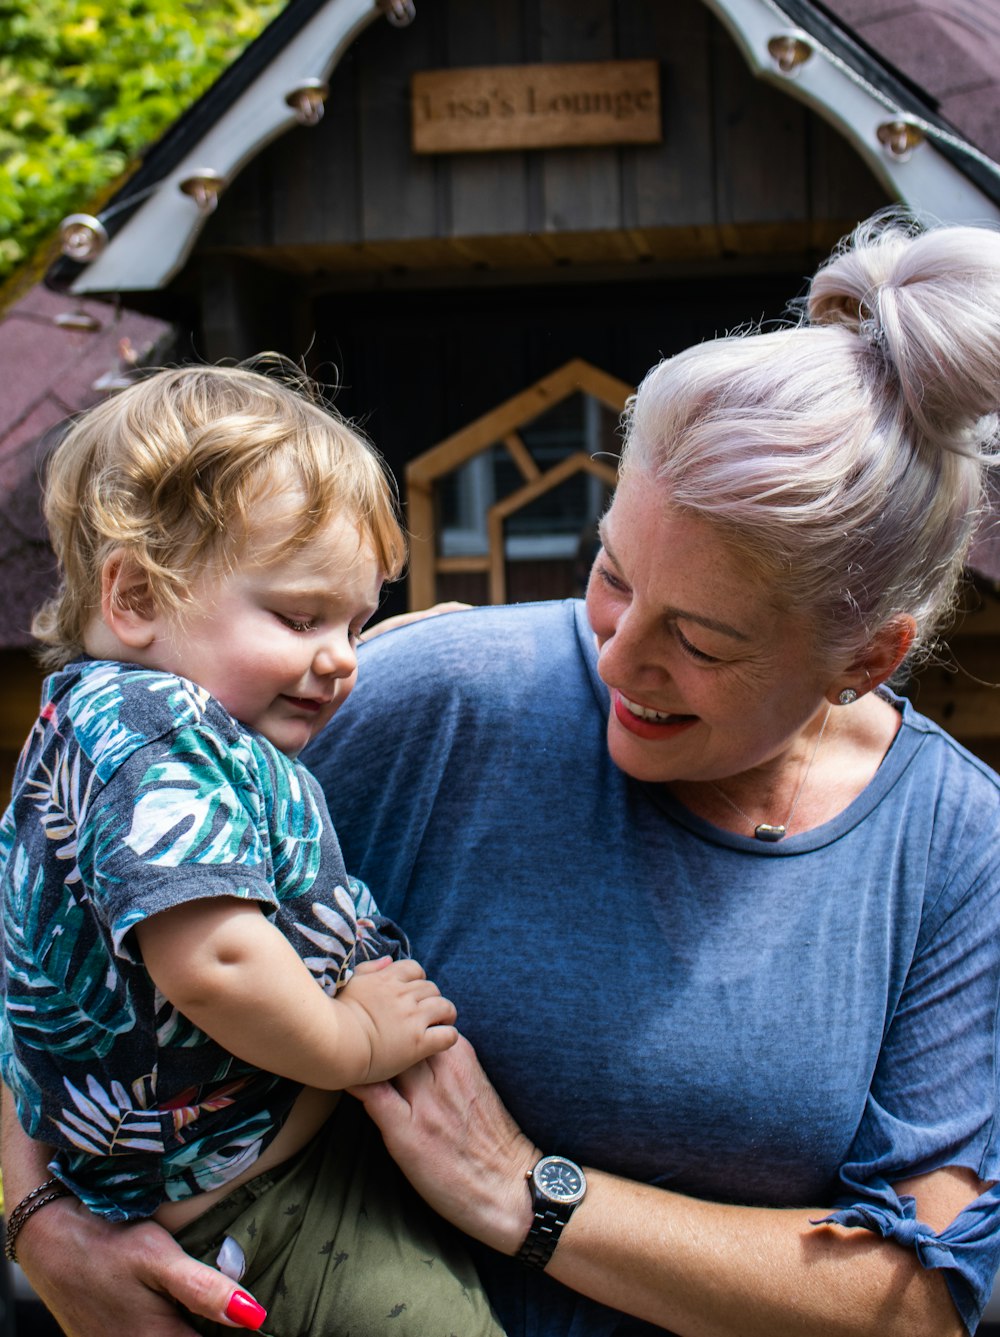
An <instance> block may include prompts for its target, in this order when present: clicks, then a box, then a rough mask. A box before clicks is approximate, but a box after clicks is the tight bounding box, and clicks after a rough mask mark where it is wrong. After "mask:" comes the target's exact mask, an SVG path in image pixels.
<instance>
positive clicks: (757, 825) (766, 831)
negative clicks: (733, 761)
mask: <svg viewBox="0 0 1000 1337" xmlns="http://www.w3.org/2000/svg"><path fill="white" fill-rule="evenodd" d="M832 709H833V707H832V706H827V708H826V714H825V715H824V716H823V723H822V724H821V725H820V730H819V734H818V735H817V738H816V742H815V744H814V745H813V750H812V755H811V756H810V758H809V761H808V762H807V764H806V768H805V770H804V771H803V772H802V779H801V780H800V781H799V787H798V789H796V791H795V797H794V798H793V799H792V806H791V807H790V808H789V809H788V816H787V817H786V818H785V820H784V822H783V823H782V824H781V825H780V826H774V825H772V823H771V822H754V819H753V818H752V817H751V816H750V814H749V813H748V812H744V811H743V809H742V808H741V807H740V806H739V804H738V803H734V802H733V800H732V799H731V798H730V797H729V795H728V794H727V793H725V792H724V791H723V790H722V789H720V788H719V786H718V785H717V784H716V783H715V781H714V780H709V784H710V785H711V786H712V788H713V789H714V790H715V792H716V793H717V794H718V796H719V798H721V799H723V800H725V802H726V803H728V804H729V806H730V807H731V808H732V810H733V812H738V813H739V815H740V816H741V817H742V818H743V820H744V821H747V822H749V823H750V825H751V826H752V827H753V833H754V836H755V837H756V839H757V840H766V841H768V842H770V843H771V844H774V842H775V841H778V840H783V839H784V838H785V836H786V835H787V834H788V828H789V827H790V826H791V824H792V817H793V815H794V813H795V809H796V808H797V807H798V803H799V798H800V797H801V795H802V790H803V789H804V788H805V783H806V780H807V779H808V778H809V772H810V771H811V770H812V764H813V762H814V761H815V760H816V753H817V752H818V751H819V745H820V743H822V741H823V735H824V734H825V733H826V722H827V720H828V719H829V718H830V711H831V710H832Z"/></svg>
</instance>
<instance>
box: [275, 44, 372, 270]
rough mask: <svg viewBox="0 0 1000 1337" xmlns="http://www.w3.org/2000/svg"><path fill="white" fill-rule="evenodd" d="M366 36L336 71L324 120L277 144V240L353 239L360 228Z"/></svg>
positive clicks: (285, 242)
mask: <svg viewBox="0 0 1000 1337" xmlns="http://www.w3.org/2000/svg"><path fill="white" fill-rule="evenodd" d="M364 39H365V34H364V33H363V34H362V35H361V37H360V38H359V39H358V41H357V42H356V43H355V44H354V45H353V46H352V47H351V48H350V49H349V50H348V51H347V52H346V53H345V54H344V57H343V59H342V60H341V61H340V63H339V64H338V65H337V66H336V68H335V69H334V70H333V73H332V75H331V77H330V95H329V97H328V98H327V102H326V108H325V111H324V115H323V119H322V120H321V121H320V123H319V125H316V126H301V127H296V129H294V130H292V131H290V132H289V134H288V135H286V136H285V138H284V140H283V141H282V142H281V143H280V145H279V144H276V145H273V146H272V150H271V153H270V161H271V163H272V164H273V166H272V178H273V182H274V184H273V190H272V197H271V198H272V203H271V209H272V218H273V236H274V242H275V245H278V246H290V245H291V246H294V245H296V244H298V245H304V244H315V243H322V242H329V241H335V242H340V241H354V240H355V239H356V238H357V236H358V235H359V233H360V230H361V229H360V223H361V219H360V199H361V172H360V164H359V162H358V126H357V65H358V58H359V48H360V47H361V46H362V45H363V43H364Z"/></svg>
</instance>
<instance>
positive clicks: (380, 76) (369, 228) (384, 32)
mask: <svg viewBox="0 0 1000 1337" xmlns="http://www.w3.org/2000/svg"><path fill="white" fill-rule="evenodd" d="M419 9H420V12H419V15H418V17H417V19H416V21H415V22H414V23H412V24H411V25H410V26H409V27H407V28H394V27H393V26H392V24H390V23H389V22H388V21H387V20H386V19H379V20H378V21H377V22H375V23H373V24H372V25H371V27H370V28H368V29H366V30H365V33H364V34H363V36H362V39H361V41H359V43H358V132H359V133H358V144H359V163H360V179H361V235H362V238H363V239H364V240H365V241H383V240H390V239H395V240H398V239H401V238H409V237H433V236H437V235H438V233H439V226H440V223H441V221H442V220H441V219H440V218H439V212H440V211H439V208H438V188H437V163H436V160H435V159H434V158H418V157H415V156H414V155H413V154H412V153H411V152H410V74H411V72H412V71H413V70H414V69H433V68H435V67H436V66H437V65H439V64H444V63H445V62H444V52H443V50H442V46H441V42H440V41H439V40H438V29H439V26H440V24H439V20H440V15H441V7H440V4H437V5H435V3H433V0H421V4H420V6H419ZM436 20H438V21H436Z"/></svg>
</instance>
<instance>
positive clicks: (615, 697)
mask: <svg viewBox="0 0 1000 1337" xmlns="http://www.w3.org/2000/svg"><path fill="white" fill-rule="evenodd" d="M601 540H602V543H603V547H602V549H601V551H600V552H599V553H598V555H597V559H596V561H595V563H594V567H593V570H592V572H591V575H590V582H589V585H588V588H587V613H588V616H589V618H590V624H591V626H592V627H593V629H594V632H595V633H596V636H597V644H598V648H599V651H600V656H599V660H598V671H599V673H600V675H601V677H602V679H603V680H604V681H605V682H606V683H607V685H608V687H609V688H610V689H611V710H610V713H609V719H608V747H609V749H610V752H611V756H612V759H613V760H614V761H615V763H616V764H617V765H618V766H620V767H621V769H622V770H623V771H625V772H626V773H627V774H628V775H631V776H634V777H635V778H636V779H638V780H650V781H661V782H669V781H679V780H692V781H694V780H721V779H724V778H726V777H728V776H733V775H738V774H741V773H743V772H746V771H751V770H755V769H758V768H766V769H771V768H774V767H780V765H781V764H782V762H783V761H784V760H785V759H787V758H789V757H790V756H791V755H792V752H793V750H794V749H795V746H796V743H798V742H800V740H801V735H802V733H803V731H804V730H805V729H806V727H807V726H808V725H809V724H810V723H811V722H812V721H813V720H814V719H815V718H816V716H817V714H818V713H819V712H820V711H825V709H826V705H827V699H826V693H827V692H828V690H830V689H831V687H832V682H833V673H832V671H831V669H830V668H829V666H824V665H822V664H820V663H817V662H816V661H815V659H814V656H813V646H814V643H815V637H814V636H813V635H812V634H811V628H810V625H809V623H808V621H807V620H806V619H805V618H803V617H802V616H801V615H798V616H796V615H793V614H790V613H788V612H785V611H782V608H781V604H780V594H781V591H780V589H774V588H771V589H769V588H767V586H766V584H765V583H764V582H763V581H762V580H761V579H760V578H759V577H755V575H754V573H753V571H752V570H751V569H750V568H749V567H748V566H747V564H746V562H745V561H743V560H741V558H740V557H739V555H738V554H737V553H736V552H735V551H734V550H733V549H730V548H729V547H727V546H726V545H725V544H724V543H723V542H722V541H721V539H720V537H719V534H718V531H717V530H716V529H715V527H713V525H712V524H711V523H710V522H709V521H706V520H702V519H700V518H698V517H696V516H692V515H691V514H689V513H686V512H683V511H680V510H675V509H672V508H671V506H670V503H669V496H668V494H667V493H666V492H665V491H664V489H663V488H662V487H660V486H659V485H658V484H656V483H655V482H653V481H652V480H651V479H650V478H649V477H648V476H645V475H643V474H641V473H637V474H635V475H626V477H625V478H624V479H623V481H622V483H621V485H620V487H619V489H618V492H617V493H616V495H615V499H614V502H613V503H612V506H611V509H610V510H609V511H608V513H607V515H606V516H605V517H604V520H603V521H602V524H601ZM796 755H800V753H797V754H796Z"/></svg>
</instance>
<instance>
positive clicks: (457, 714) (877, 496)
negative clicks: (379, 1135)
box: [4, 224, 1000, 1337]
mask: <svg viewBox="0 0 1000 1337" xmlns="http://www.w3.org/2000/svg"><path fill="white" fill-rule="evenodd" d="M998 368H1000V236H998V235H997V234H995V233H992V232H988V231H980V230H977V229H964V228H942V229H938V230H934V231H931V232H929V233H926V234H923V235H920V236H910V235H909V234H908V233H907V232H906V231H905V230H904V229H902V228H899V227H892V226H885V225H881V224H880V225H872V226H869V227H867V228H864V229H862V230H861V231H860V233H859V234H858V235H857V237H856V238H855V240H854V244H853V246H852V247H851V248H849V249H847V250H845V251H844V252H843V253H842V254H839V255H838V256H836V257H834V259H833V260H832V261H831V262H829V263H828V265H827V266H826V267H824V269H822V270H821V271H820V273H819V274H818V275H817V277H816V279H815V280H814V282H813V285H812V288H811V292H810V295H809V299H808V312H807V317H806V320H805V322H804V323H803V324H802V325H801V326H800V327H799V328H795V329H788V330H782V331H777V332H774V333H770V334H765V335H756V336H750V337H740V338H735V339H723V340H718V341H715V342H713V343H709V344H706V345H703V346H700V347H698V348H695V349H691V350H688V351H687V352H686V353H684V354H681V355H680V356H678V357H676V358H673V359H669V360H667V361H666V362H664V363H661V364H660V365H659V366H658V367H657V368H654V370H653V371H652V372H651V373H650V374H649V376H647V378H646V380H645V381H644V382H643V385H642V386H641V387H640V390H639V392H638V394H637V396H636V398H635V400H634V402H633V404H632V406H631V408H630V412H629V415H628V438H627V447H626V451H625V455H624V462H623V469H622V481H621V484H620V487H619V489H618V492H617V495H616V498H615V501H614V503H613V505H612V507H611V509H610V511H609V512H608V514H607V516H606V517H605V519H604V522H603V525H602V542H603V547H602V550H601V552H600V554H599V555H598V558H597V561H596V563H595V567H594V572H593V574H592V576H591V581H590V585H589V589H588V594H587V604H586V616H584V612H583V608H582V606H581V605H578V604H575V603H573V602H569V603H567V604H550V605H533V606H532V605H529V606H524V607H521V608H515V609H501V610H490V609H484V610H476V611H474V612H469V613H461V614H457V615H455V616H451V617H447V618H443V619H439V620H434V621H430V622H423V623H421V624H420V625H419V626H416V627H412V628H407V629H405V630H403V631H401V632H396V633H393V634H392V635H389V636H385V637H383V638H379V639H378V640H377V641H376V642H375V643H374V644H373V645H372V646H371V647H369V649H368V650H367V652H366V654H365V657H364V662H363V665H362V671H361V678H360V682H359V686H358V688H357V689H356V692H355V696H354V698H352V702H351V704H350V705H348V706H347V707H345V710H344V711H343V712H342V713H341V714H340V715H339V716H338V718H337V722H336V724H335V725H334V726H333V727H332V729H331V730H330V731H329V734H328V735H324V736H323V738H322V739H320V740H318V741H317V743H316V744H314V745H313V748H312V750H311V755H310V756H308V757H307V758H306V759H307V760H308V761H309V762H310V764H311V765H312V767H313V769H314V770H315V771H316V773H317V774H318V775H319V777H320V779H321V781H322V783H323V786H324V789H325V791H326V793H327V795H328V797H329V800H330V803H331V808H332V809H333V814H334V818H335V820H336V822H337V827H338V830H339V831H341V832H342V833H344V834H345V840H344V845H345V857H346V859H347V863H348V866H349V867H352V868H354V869H355V870H356V871H357V872H358V873H359V874H360V875H361V876H363V877H365V878H366V880H367V881H368V882H369V883H370V884H371V885H372V886H373V887H375V888H376V889H377V892H378V895H379V897H380V900H381V902H382V903H383V905H384V908H385V910H386V913H388V914H391V915H392V916H394V917H397V918H399V919H401V920H402V921H403V922H405V923H406V924H407V927H408V931H409V932H410V934H411V936H412V939H413V942H414V948H415V950H416V951H417V952H418V954H419V956H420V959H421V960H422V961H423V962H424V964H425V965H426V968H427V969H428V971H429V972H430V973H431V975H432V976H433V977H434V978H435V979H437V980H438V981H439V983H440V986H441V988H442V990H444V991H445V993H446V994H447V995H448V996H449V997H451V998H453V999H454V1000H455V1001H456V1002H457V1004H458V1009H459V1026H460V1028H461V1029H462V1030H463V1032H464V1033H465V1034H466V1035H467V1036H469V1038H470V1039H471V1040H472V1043H473V1044H474V1045H475V1048H476V1050H477V1051H478V1054H479V1057H480V1058H481V1060H482V1064H483V1068H482V1069H481V1068H480V1067H479V1065H478V1062H477V1060H476V1057H475V1054H474V1053H473V1051H472V1049H471V1048H470V1046H468V1045H465V1044H462V1045H460V1046H457V1047H456V1048H455V1049H454V1050H452V1051H450V1052H449V1054H447V1055H441V1056H437V1057H435V1058H434V1059H432V1060H430V1061H429V1062H427V1063H424V1064H421V1065H418V1066H417V1067H416V1068H414V1069H411V1070H410V1071H409V1072H407V1073H405V1074H403V1076H402V1077H400V1078H398V1079H397V1080H396V1081H395V1082H394V1083H393V1084H391V1085H388V1084H383V1085H377V1086H374V1087H370V1088H367V1089H365V1090H363V1091H360V1092H358V1094H359V1095H360V1096H361V1098H362V1099H363V1101H364V1103H365V1106H366V1107H367V1109H368V1112H369V1113H370V1114H371V1115H372V1117H373V1118H374V1119H375V1120H376V1122H377V1123H378V1124H379V1126H380V1127H381V1129H382V1131H383V1135H384V1137H385V1139H386V1142H387V1144H388V1146H389V1149H390V1150H391V1152H392V1153H393V1155H394V1156H395V1157H396V1158H397V1160H398V1161H399V1163H400V1165H401V1166H402V1168H403V1170H404V1172H405V1173H406V1175H407V1176H408V1177H409V1178H410V1179H411V1180H412V1182H413V1183H414V1184H415V1185H416V1187H417V1188H418V1190H419V1191H420V1192H421V1193H423V1194H424V1195H425V1196H426V1197H427V1198H428V1200H429V1201H430V1202H431V1203H432V1205H433V1206H434V1207H436V1208H437V1209H438V1210H439V1211H440V1212H442V1213H443V1214H444V1215H445V1216H447V1217H448V1218H449V1219H451V1220H452V1221H453V1222H454V1223H455V1224H456V1225H458V1226H459V1227H461V1228H462V1229H463V1230H465V1231H467V1232H468V1233H469V1234H470V1235H471V1236H472V1237H473V1238H475V1239H477V1240H478V1241H480V1242H481V1244H482V1245H483V1246H485V1247H483V1248H482V1250H481V1252H480V1254H479V1255H478V1259H479V1262H480V1265H481V1269H482V1271H483V1275H484V1279H485V1280H486V1283H487V1287H488V1289H489V1291H490V1295H491V1298H492V1299H493V1301H494V1303H495V1304H496V1306H497V1308H498V1310H499V1313H500V1317H501V1319H502V1320H503V1322H504V1324H505V1326H506V1327H507V1330H508V1331H509V1332H511V1333H524V1334H533V1335H541V1337H570V1335H571V1337H605V1334H607V1335H608V1337H610V1334H617V1337H625V1334H629V1337H632V1335H637V1334H644V1333H647V1332H649V1333H652V1332H654V1331H659V1330H667V1331H670V1332H673V1333H676V1334H679V1337H703V1334H719V1335H720V1337H722V1335H726V1337H734V1335H735V1334H739V1337H754V1335H756V1334H760V1337H764V1335H765V1334H766V1337H780V1334H794V1335H795V1337H803V1335H804V1334H812V1333H815V1334H823V1337H829V1334H832V1333H850V1334H868V1333H871V1334H878V1335H879V1337H886V1334H895V1333H899V1334H901V1335H902V1334H905V1335H906V1337H912V1335H913V1334H915V1333H933V1334H935V1337H944V1335H945V1334H952V1333H954V1334H960V1333H962V1332H964V1331H966V1330H969V1331H971V1330H972V1329H974V1327H975V1324H976V1322H977V1321H978V1316H979V1313H980V1311H981V1308H982V1306H983V1304H984V1303H985V1299H986V1296H987V1295H988V1292H989V1288H990V1284H991V1282H992V1277H993V1275H994V1273H995V1271H996V1269H997V1266H998V1263H1000V1253H998V1249H1000V1202H998V1199H997V1195H996V1194H995V1193H994V1192H993V1191H992V1185H993V1183H994V1181H995V1180H996V1179H998V1178H1000V1173H998V1168H997V1162H998V1146H997V1137H996V1134H995V1133H994V1128H993V1124H994V1119H995V1113H996V1072H997V1066H998V1065H997V1043H996V1025H997V1022H996V999H997V997H998V993H1000V933H998V929H1000V851H998V843H997V840H996V831H997V818H998V810H1000V782H998V780H997V777H996V776H995V775H993V773H992V772H990V771H989V770H988V768H986V767H985V766H983V765H981V764H980V763H978V762H976V761H975V760H974V759H972V758H971V757H969V756H968V755H967V754H965V753H963V752H962V750H961V749H960V748H958V747H957V745H956V744H955V743H954V742H952V741H951V740H950V739H948V738H947V736H946V735H943V734H942V733H941V732H940V731H939V730H937V729H936V728H935V726H933V725H931V724H930V723H929V722H928V721H926V720H923V719H922V718H921V717H920V716H918V715H916V714H915V712H914V711H913V710H912V709H911V708H910V707H909V706H908V705H905V704H904V703H902V702H901V701H900V700H899V699H898V698H896V697H894V696H893V695H892V694H891V693H890V692H888V691H887V689H886V688H885V686H884V685H885V684H886V683H887V681H888V680H889V679H890V678H891V677H892V675H893V674H894V673H896V672H898V671H900V670H901V669H902V668H903V666H904V665H906V664H908V663H910V662H912V661H913V658H914V656H916V655H918V654H919V653H920V652H921V649H923V648H926V647H927V646H928V645H929V644H930V643H931V642H932V640H933V635H934V630H935V627H936V626H937V625H938V624H939V622H940V620H941V619H942V617H944V616H945V615H946V613H947V611H948V609H949V607H950V605H951V602H952V599H953V595H954V589H955V584H956V580H957V577H958V574H959V572H960V569H961V565H962V558H963V554H964V552H965V550H966V547H967V544H968V541H969V537H970V534H971V532H972V529H973V527H974V524H975V520H976V509H977V506H978V505H979V501H980V496H981V487H982V475H983V473H984V470H985V467H986V457H987V455H988V453H989V451H990V450H991V449H992V444H993V439H994V431H995V425H996V424H995V420H994V418H993V416H992V415H993V412H994V409H995V407H996V406H997V404H998V403H1000V386H998V375H1000V372H998ZM588 619H589V624H588ZM355 719H363V720H364V722H365V723H364V729H361V728H359V727H356V726H355V724H354V721H355ZM373 721H375V723H373ZM345 775H349V776H350V783H349V784H344V783H343V782H342V780H343V777H344V776H345ZM483 1069H485V1071H486V1072H487V1073H489V1075H490V1081H489V1082H488V1081H487V1079H486V1077H485V1076H484V1073H483ZM490 1082H492V1083H493V1085H491V1084H490ZM7 1141H8V1145H7V1147H6V1150H5V1158H4V1171H5V1179H6V1187H7V1196H8V1201H16V1200H17V1199H18V1198H19V1197H21V1196H22V1195H23V1194H24V1193H27V1192H28V1191H29V1190H30V1189H32V1188H33V1187H34V1186H35V1185H36V1184H38V1183H39V1182H41V1180H43V1179H45V1178H46V1177H47V1171H46V1170H45V1168H44V1164H45V1162H44V1152H43V1150H42V1149H41V1148H40V1147H38V1146H37V1145H35V1144H26V1140H25V1139H24V1138H23V1135H20V1134H18V1132H17V1130H10V1129H8V1139H7ZM542 1153H554V1154H555V1155H556V1158H557V1163H556V1165H555V1166H554V1168H552V1169H551V1177H550V1178H548V1179H546V1176H545V1173H544V1172H545V1170H546V1167H545V1166H541V1167H538V1166H537V1162H538V1161H539V1157H540V1156H541V1154H542ZM567 1161H568V1162H570V1164H568V1165H567V1164H566V1162H567ZM573 1162H575V1163H576V1166H574V1164H573ZM579 1166H582V1173H581V1172H580V1170H579V1169H578V1167H579ZM533 1170H534V1171H535V1172H536V1173H535V1175H534V1178H532V1179H531V1180H529V1179H528V1178H527V1177H526V1176H527V1174H528V1172H529V1171H533ZM584 1174H585V1177H586V1186H585V1187H584V1183H583V1177H584ZM539 1181H541V1182H539ZM571 1208H575V1210H569V1209H571ZM102 1249H103V1250H104V1253H103V1257H104V1258H105V1259H106V1260H107V1261H106V1269H100V1270H99V1269H95V1268H91V1269H90V1270H89V1271H88V1270H87V1269H86V1268H84V1266H83V1265H82V1260H83V1258H84V1257H85V1256H88V1254H89V1257H90V1258H93V1257H95V1256H101V1255H100V1254H99V1253H98V1251H99V1250H102ZM18 1253H19V1257H20V1258H21V1260H22V1263H23V1265H24V1266H25V1267H26V1269H27V1271H28V1275H29V1277H30V1278H31V1279H32V1280H33V1281H34V1283H35V1284H36V1286H37V1287H38V1288H39V1290H40V1291H41V1293H42V1295H43V1297H44V1298H46V1299H47V1301H48V1302H49V1303H50V1304H51V1305H52V1307H53V1308H54V1309H55V1311H56V1312H57V1314H58V1316H59V1317H60V1319H61V1321H62V1322H63V1325H64V1327H65V1328H66V1330H67V1331H68V1332H69V1333H71V1334H73V1335H74V1337H77V1335H78V1334H79V1335H82V1334H88V1335H89V1334H91V1333H93V1334H97V1333H98V1332H106V1331H108V1330H113V1331H139V1330H141V1331H143V1332H144V1333H151V1334H155V1335H156V1337H174V1334H179V1333H183V1332H187V1331H188V1329H187V1328H186V1327H185V1326H184V1325H183V1324H182V1323H180V1321H179V1320H178V1319H177V1318H176V1317H175V1316H172V1315H171V1313H170V1309H169V1306H168V1305H167V1303H166V1302H165V1301H162V1300H160V1299H158V1298H154V1297H151V1296H150V1295H149V1293H148V1290H146V1288H147V1287H148V1288H152V1289H153V1290H159V1291H163V1292H165V1293H168V1294H170V1295H174V1296H177V1297H179V1298H180V1299H182V1300H183V1301H184V1303H186V1304H187V1305H188V1306H189V1307H190V1308H192V1309H195V1310H198V1311H199V1312H204V1313H206V1314H212V1315H217V1314H219V1313H221V1312H222V1311H223V1310H224V1307H225V1304H226V1302H227V1299H228V1297H229V1295H230V1294H231V1292H232V1283H231V1282H226V1281H225V1280H224V1279H222V1278H220V1277H218V1276H217V1274H214V1273H212V1272H210V1271H207V1270H205V1269H199V1268H198V1267H197V1266H196V1265H194V1264H189V1263H186V1262H185V1260H184V1259H183V1257H181V1256H179V1255H178V1253H177V1252H176V1251H175V1250H173V1249H172V1247H171V1245H170V1243H169V1241H167V1240H165V1238H164V1237H162V1236H159V1235H156V1234H155V1233H154V1231H153V1228H147V1227H142V1228H140V1229H137V1230H135V1231H134V1232H133V1233H132V1234H131V1235H128V1236H122V1235H119V1236H116V1237H114V1238H111V1237H109V1234H108V1230H107V1228H105V1227H102V1226H100V1225H95V1224H94V1223H92V1222H90V1221H89V1220H87V1219H86V1218H85V1217H84V1216H83V1215H82V1214H81V1213H80V1212H79V1210H78V1209H76V1208H75V1207H74V1206H73V1205H72V1204H67V1203H66V1202H65V1201H62V1200H60V1201H58V1202H54V1203H52V1204H50V1205H46V1207H45V1208H44V1210H42V1211H40V1212H39V1213H37V1214H36V1215H35V1216H34V1217H33V1218H32V1219H31V1220H30V1221H29V1222H28V1223H27V1224H26V1226H25V1227H24V1229H23V1230H22V1232H21V1235H20V1239H19V1243H18ZM513 1255H518V1258H517V1259H515V1258H514V1257H513ZM526 1264H527V1265H526ZM95 1274H96V1275H95ZM109 1279H110V1284H109ZM157 1306H159V1307H158V1308H157ZM156 1315H159V1316H158V1317H157V1316H156Z"/></svg>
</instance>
